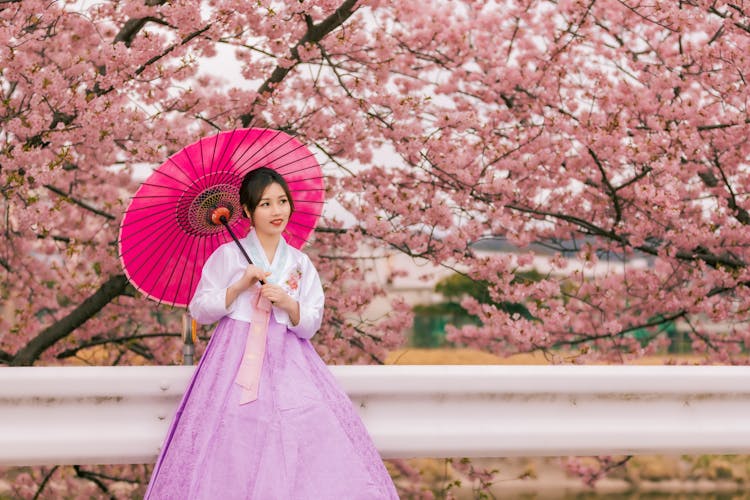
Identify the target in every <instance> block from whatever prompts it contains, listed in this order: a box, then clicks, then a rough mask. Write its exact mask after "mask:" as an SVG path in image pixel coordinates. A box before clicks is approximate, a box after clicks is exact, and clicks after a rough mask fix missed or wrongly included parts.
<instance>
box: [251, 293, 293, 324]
mask: <svg viewBox="0 0 750 500" xmlns="http://www.w3.org/2000/svg"><path fill="white" fill-rule="evenodd" d="M260 294H261V296H263V297H265V298H266V299H268V300H269V301H270V302H271V304H273V305H274V306H276V307H278V308H280V309H283V310H284V311H286V313H287V314H288V315H289V319H290V320H291V322H292V325H297V324H298V323H299V304H298V303H297V301H296V300H294V299H293V298H292V297H291V296H290V295H289V294H287V293H286V292H285V291H284V289H283V288H281V287H280V286H279V285H274V284H272V283H266V284H265V285H263V286H262V287H261V288H260Z"/></svg>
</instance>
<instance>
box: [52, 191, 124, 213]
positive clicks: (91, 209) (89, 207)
mask: <svg viewBox="0 0 750 500" xmlns="http://www.w3.org/2000/svg"><path fill="white" fill-rule="evenodd" d="M44 187H46V188H47V189H49V190H50V191H52V192H53V193H55V194H57V195H59V196H62V197H63V198H65V199H66V200H67V201H69V202H71V203H74V204H76V205H78V206H79V207H82V208H85V209H86V210H88V211H90V212H93V213H95V214H96V215H101V216H102V217H104V218H106V219H109V220H115V216H114V215H112V214H109V213H107V212H104V211H103V210H99V209H98V208H94V207H92V206H91V205H89V204H88V203H86V202H84V201H81V200H78V199H76V198H73V197H72V196H70V195H69V194H67V193H66V192H65V191H63V190H62V189H60V188H58V187H56V186H53V185H52V184H45V185H44Z"/></svg>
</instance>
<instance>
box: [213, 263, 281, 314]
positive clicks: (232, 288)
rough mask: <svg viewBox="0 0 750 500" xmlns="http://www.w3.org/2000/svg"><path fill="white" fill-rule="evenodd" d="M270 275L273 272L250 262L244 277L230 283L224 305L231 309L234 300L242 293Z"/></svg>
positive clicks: (243, 274)
mask: <svg viewBox="0 0 750 500" xmlns="http://www.w3.org/2000/svg"><path fill="white" fill-rule="evenodd" d="M269 276H271V273H268V272H266V271H264V270H263V269H261V268H259V267H258V266H254V265H252V264H249V265H248V266H247V267H246V268H245V272H244V273H242V277H241V278H240V279H238V280H237V281H235V282H234V283H232V284H231V285H229V288H227V295H226V298H225V301H224V307H226V308H227V309H229V306H231V305H232V302H234V300H235V299H236V298H237V296H238V295H239V294H240V293H242V292H244V291H245V290H247V289H248V288H250V287H251V286H253V285H255V284H256V283H257V282H258V281H260V280H265V279H266V278H268V277H269Z"/></svg>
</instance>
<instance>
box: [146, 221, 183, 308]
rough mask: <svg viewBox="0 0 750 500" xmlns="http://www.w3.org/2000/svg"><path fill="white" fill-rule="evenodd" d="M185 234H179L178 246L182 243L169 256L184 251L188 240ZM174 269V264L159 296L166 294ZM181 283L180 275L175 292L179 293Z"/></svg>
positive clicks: (175, 299)
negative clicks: (177, 249) (180, 244)
mask: <svg viewBox="0 0 750 500" xmlns="http://www.w3.org/2000/svg"><path fill="white" fill-rule="evenodd" d="M186 236H187V235H186V234H185V233H182V235H180V237H179V242H178V246H179V243H182V246H181V247H180V249H179V251H177V252H172V253H171V254H170V257H174V256H175V255H178V256H180V255H181V254H182V252H184V251H185V246H186V245H187V243H188V241H189V238H186ZM170 248H171V246H170ZM163 255H166V251H165V252H164V253H163ZM151 269H152V270H153V269H154V268H153V267H152V268H151ZM175 271H177V266H176V265H174V266H172V272H170V273H169V278H167V280H165V282H164V288H163V289H162V292H161V295H160V297H164V296H165V295H166V293H167V288H168V287H169V285H170V283H171V282H172V277H173V276H174V273H175ZM149 274H150V273H149ZM183 275H184V274H183ZM181 284H182V276H180V280H179V282H178V283H177V287H176V289H177V293H179V290H180V287H179V285H181ZM177 293H175V295H174V298H173V299H172V305H173V306H174V303H175V302H176V301H177Z"/></svg>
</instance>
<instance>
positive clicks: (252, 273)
mask: <svg viewBox="0 0 750 500" xmlns="http://www.w3.org/2000/svg"><path fill="white" fill-rule="evenodd" d="M269 276H271V273H269V272H266V271H264V270H263V269H261V268H259V267H258V266H254V265H253V264H248V266H247V267H246V268H245V272H244V273H243V274H242V278H240V282H241V283H242V284H241V285H240V286H241V287H242V289H241V290H240V291H242V290H247V289H248V288H250V287H251V286H253V285H254V284H256V283H257V282H259V281H263V280H265V279H266V278H268V277H269Z"/></svg>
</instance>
